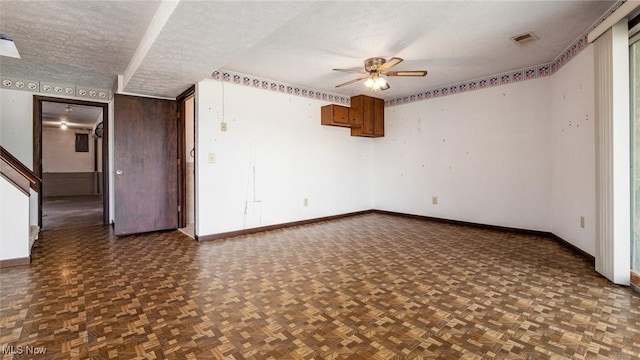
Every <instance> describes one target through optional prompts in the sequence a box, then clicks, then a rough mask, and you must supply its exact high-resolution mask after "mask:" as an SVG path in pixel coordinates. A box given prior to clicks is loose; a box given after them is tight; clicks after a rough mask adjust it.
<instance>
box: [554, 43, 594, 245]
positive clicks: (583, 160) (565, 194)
mask: <svg viewBox="0 0 640 360" xmlns="http://www.w3.org/2000/svg"><path fill="white" fill-rule="evenodd" d="M593 56H594V55H593V45H589V46H588V47H587V48H586V49H584V50H583V51H582V52H581V53H580V54H578V55H577V56H576V57H574V58H573V59H572V60H571V61H570V62H569V63H567V64H566V65H565V66H563V67H562V68H561V69H560V70H559V71H558V72H556V73H555V74H554V75H553V77H552V78H551V93H550V96H551V99H550V104H551V132H552V133H551V141H552V149H553V152H552V158H551V174H552V211H551V213H552V215H553V216H552V226H551V231H552V232H553V233H554V234H556V235H558V236H560V237H561V238H562V239H564V240H566V241H568V242H569V243H571V244H573V245H575V246H577V247H579V248H580V249H582V250H584V251H586V252H588V253H589V254H591V255H595V209H596V204H595V203H596V199H595V188H596V185H595V173H596V170H595V117H594V111H595V110H594V78H593V77H594V70H593V69H594V64H593ZM581 216H584V218H585V227H584V228H581V227H580V217H581Z"/></svg>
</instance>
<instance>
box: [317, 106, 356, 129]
mask: <svg viewBox="0 0 640 360" xmlns="http://www.w3.org/2000/svg"><path fill="white" fill-rule="evenodd" d="M320 123H321V124H322V125H331V126H344V127H351V124H350V123H349V108H348V107H346V106H340V105H335V104H331V105H326V106H323V107H321V108H320Z"/></svg>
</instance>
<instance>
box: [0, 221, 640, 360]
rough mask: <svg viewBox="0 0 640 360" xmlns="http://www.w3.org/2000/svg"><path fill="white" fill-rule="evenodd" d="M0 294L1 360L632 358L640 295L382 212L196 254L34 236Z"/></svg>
mask: <svg viewBox="0 0 640 360" xmlns="http://www.w3.org/2000/svg"><path fill="white" fill-rule="evenodd" d="M0 285H1V294H2V295H1V302H0V314H1V320H0V331H1V332H0V344H1V345H2V350H3V352H4V353H5V354H4V355H3V358H6V359H11V358H13V359H30V358H42V359H44V358H47V359H76V358H80V359H86V358H92V359H133V358H139V359H164V358H168V359H405V358H406V359H638V358H640V325H639V324H640V294H638V293H635V292H633V291H632V290H630V289H629V288H626V287H620V286H616V285H613V284H611V283H610V282H608V281H607V280H606V279H604V278H602V277H601V276H600V275H598V274H597V273H596V272H595V271H594V270H593V266H592V265H591V264H589V263H588V261H585V260H583V259H582V258H580V257H578V256H577V255H575V254H573V253H572V252H571V251H569V250H567V249H565V248H564V247H562V246H561V245H559V244H557V243H555V242H553V241H551V240H548V239H546V238H543V237H537V236H531V235H517V234H512V233H504V232H497V231H492V230H485V229H477V228H469V227H461V226H455V225H448V224H439V223H432V222H427V221H421V220H414V219H407V218H401V217H394V216H389V215H382V214H370V215H362V216H356V217H351V218H345V219H340V220H335V221H331V222H322V223H317V224H312V225H306V226H300V227H294V228H289V229H284V230H277V231H272V232H266V233H260V234H254V235H250V236H242V237H236V238H232V239H227V240H223V241H215V242H204V243H197V242H195V241H193V240H192V239H190V238H188V237H187V236H186V235H184V234H182V233H180V232H177V231H173V232H162V233H153V234H144V235H136V236H128V237H121V238H117V237H115V236H114V235H113V234H112V232H111V230H110V228H109V227H103V226H94V227H85V228H73V229H63V230H51V231H45V232H44V233H43V234H42V236H41V237H40V239H39V240H38V242H37V247H36V248H35V249H34V253H33V262H32V264H31V266H29V267H16V268H7V269H2V271H1V274H0ZM12 351H13V354H10V353H11V352H12ZM27 351H31V354H27ZM34 351H35V352H39V354H34V353H33V352H34ZM45 351H46V353H45V354H42V352H45ZM19 352H22V354H18V353H19Z"/></svg>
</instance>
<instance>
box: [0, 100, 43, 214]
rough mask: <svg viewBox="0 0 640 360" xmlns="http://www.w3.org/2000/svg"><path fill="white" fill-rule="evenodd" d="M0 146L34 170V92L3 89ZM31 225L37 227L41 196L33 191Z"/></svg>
mask: <svg viewBox="0 0 640 360" xmlns="http://www.w3.org/2000/svg"><path fill="white" fill-rule="evenodd" d="M0 144H1V145H2V147H4V148H5V149H7V151H9V152H10V153H11V154H13V156H15V157H16V158H17V159H18V160H20V162H22V163H23V164H24V165H26V166H27V167H29V168H30V169H32V170H33V93H30V92H26V91H18V90H8V89H0ZM29 224H31V225H36V224H38V194H37V193H36V192H34V191H33V190H31V196H30V197H29Z"/></svg>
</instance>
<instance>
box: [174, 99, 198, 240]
mask: <svg viewBox="0 0 640 360" xmlns="http://www.w3.org/2000/svg"><path fill="white" fill-rule="evenodd" d="M178 113H179V115H178V118H179V119H180V121H179V125H178V126H179V127H180V131H179V133H181V134H180V135H179V138H180V139H179V146H180V150H179V158H180V159H184V161H181V164H180V166H179V176H178V178H179V183H180V184H179V186H180V219H179V230H180V231H181V232H183V233H185V234H186V235H188V236H189V237H191V238H193V239H196V234H195V210H196V209H195V193H196V188H195V171H196V167H195V159H196V144H195V87H192V88H190V89H189V90H187V91H186V92H185V93H183V94H182V95H181V96H180V97H179V98H178Z"/></svg>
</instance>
